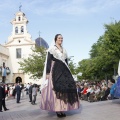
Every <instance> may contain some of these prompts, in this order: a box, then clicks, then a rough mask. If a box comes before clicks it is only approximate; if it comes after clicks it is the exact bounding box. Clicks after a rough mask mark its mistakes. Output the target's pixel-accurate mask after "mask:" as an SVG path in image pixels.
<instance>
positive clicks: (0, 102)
mask: <svg viewBox="0 0 120 120" xmlns="http://www.w3.org/2000/svg"><path fill="white" fill-rule="evenodd" d="M2 100H3V93H2V87H1V85H0V112H3V111H2Z"/></svg>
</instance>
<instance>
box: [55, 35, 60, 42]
mask: <svg viewBox="0 0 120 120" xmlns="http://www.w3.org/2000/svg"><path fill="white" fill-rule="evenodd" d="M59 35H61V34H56V35H55V39H54V40H55V43H56V41H57V38H58V36H59Z"/></svg>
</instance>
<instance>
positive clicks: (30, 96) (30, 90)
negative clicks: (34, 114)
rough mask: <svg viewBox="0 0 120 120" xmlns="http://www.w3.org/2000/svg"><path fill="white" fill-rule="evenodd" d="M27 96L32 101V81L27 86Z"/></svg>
mask: <svg viewBox="0 0 120 120" xmlns="http://www.w3.org/2000/svg"><path fill="white" fill-rule="evenodd" d="M29 98H30V101H29V102H32V83H30V87H29Z"/></svg>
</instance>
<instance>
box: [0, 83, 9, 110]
mask: <svg viewBox="0 0 120 120" xmlns="http://www.w3.org/2000/svg"><path fill="white" fill-rule="evenodd" d="M5 96H6V94H5V89H4V87H3V85H1V86H0V112H2V107H3V108H4V111H7V110H9V109H7V108H6V104H5Z"/></svg>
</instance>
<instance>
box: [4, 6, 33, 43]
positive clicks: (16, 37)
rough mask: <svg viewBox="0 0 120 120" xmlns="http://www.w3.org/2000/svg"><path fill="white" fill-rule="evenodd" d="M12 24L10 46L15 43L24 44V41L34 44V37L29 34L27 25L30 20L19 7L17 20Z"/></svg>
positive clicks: (16, 15) (9, 38)
mask: <svg viewBox="0 0 120 120" xmlns="http://www.w3.org/2000/svg"><path fill="white" fill-rule="evenodd" d="M11 24H12V33H11V35H10V36H9V37H8V42H7V43H6V45H8V44H9V43H11V42H14V43H16V44H17V43H21V42H22V43H24V41H28V42H32V43H33V41H32V37H31V35H30V34H29V33H28V30H27V24H28V19H27V18H26V16H25V13H23V12H22V11H21V7H19V11H18V12H17V13H16V14H15V18H14V19H13V20H12V21H11Z"/></svg>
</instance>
